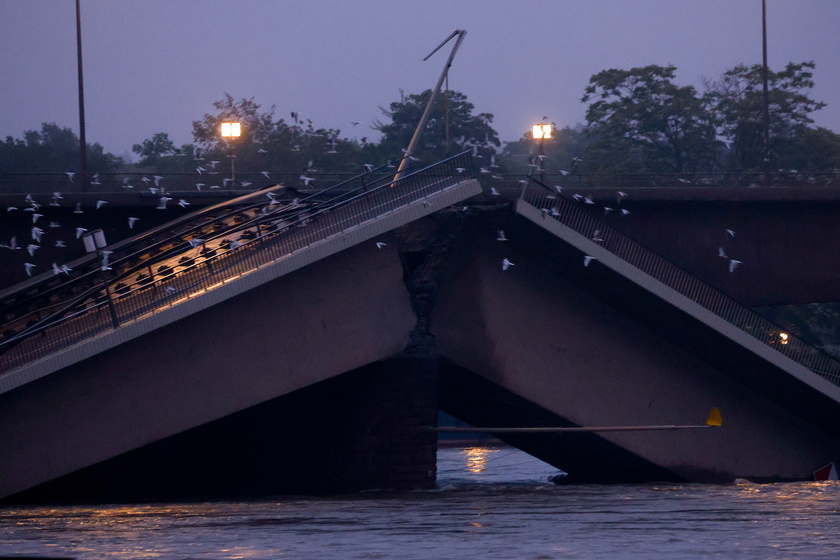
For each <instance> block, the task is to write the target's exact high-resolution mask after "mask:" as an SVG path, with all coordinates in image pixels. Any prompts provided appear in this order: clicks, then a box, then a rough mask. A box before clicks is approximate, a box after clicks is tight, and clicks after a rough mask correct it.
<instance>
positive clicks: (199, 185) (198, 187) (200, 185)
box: [195, 183, 204, 190]
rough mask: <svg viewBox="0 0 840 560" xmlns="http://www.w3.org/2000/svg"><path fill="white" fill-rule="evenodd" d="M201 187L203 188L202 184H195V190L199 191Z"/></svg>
mask: <svg viewBox="0 0 840 560" xmlns="http://www.w3.org/2000/svg"><path fill="white" fill-rule="evenodd" d="M203 186H204V183H196V184H195V188H196V189H197V190H201V187H203Z"/></svg>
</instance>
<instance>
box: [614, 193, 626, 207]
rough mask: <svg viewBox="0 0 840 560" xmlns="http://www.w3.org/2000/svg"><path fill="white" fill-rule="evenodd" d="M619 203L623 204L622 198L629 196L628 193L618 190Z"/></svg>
mask: <svg viewBox="0 0 840 560" xmlns="http://www.w3.org/2000/svg"><path fill="white" fill-rule="evenodd" d="M616 194H618V203H619V204H621V201H622V199H624V198H627V193H626V192H624V191H618V193H616Z"/></svg>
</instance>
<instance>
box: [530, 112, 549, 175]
mask: <svg viewBox="0 0 840 560" xmlns="http://www.w3.org/2000/svg"><path fill="white" fill-rule="evenodd" d="M552 128H553V125H552V124H550V123H546V122H541V123H539V124H535V125H534V126H532V127H531V136H532V137H533V138H534V140H539V141H540V142H539V154H538V155H537V159H538V160H539V164H540V182H541V183H543V184H545V166H544V165H543V160H544V159H545V141H546V140H547V139H549V138H551V132H552Z"/></svg>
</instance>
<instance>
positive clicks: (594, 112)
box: [581, 65, 716, 173]
mask: <svg viewBox="0 0 840 560" xmlns="http://www.w3.org/2000/svg"><path fill="white" fill-rule="evenodd" d="M675 72H676V68H675V67H674V66H656V65H651V66H645V67H643V68H632V69H630V70H615V69H611V70H603V71H601V72H599V73H598V74H595V75H594V76H592V78H590V80H589V85H588V86H587V87H586V89H585V91H584V95H583V98H582V99H581V101H582V102H584V103H590V105H589V107H588V108H587V111H586V121H587V125H586V129H585V130H586V133H587V134H588V135H590V136H591V137H592V138H593V140H594V142H593V144H592V146H591V149H590V151H589V153H588V154H587V158H586V162H587V164H588V165H589V166H590V167H594V168H596V169H599V170H610V171H633V172H659V173H668V172H671V173H691V172H697V171H705V170H708V169H709V168H710V166H711V162H712V159H713V158H712V156H713V153H714V148H715V145H716V142H715V128H714V125H713V123H712V122H711V119H710V116H709V115H708V114H707V113H706V111H705V110H704V106H703V103H702V100H701V99H700V98H699V97H698V95H697V92H696V90H695V89H694V88H693V87H691V86H678V85H676V84H674V82H673V79H674V73H675Z"/></svg>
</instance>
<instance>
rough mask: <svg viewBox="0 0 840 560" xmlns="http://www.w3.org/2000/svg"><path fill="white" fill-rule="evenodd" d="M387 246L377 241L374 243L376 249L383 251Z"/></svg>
mask: <svg viewBox="0 0 840 560" xmlns="http://www.w3.org/2000/svg"><path fill="white" fill-rule="evenodd" d="M387 245H388V244H387V243H384V242H382V241H377V242H376V248H377V249H384V248H385V247H386V246H387Z"/></svg>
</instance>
